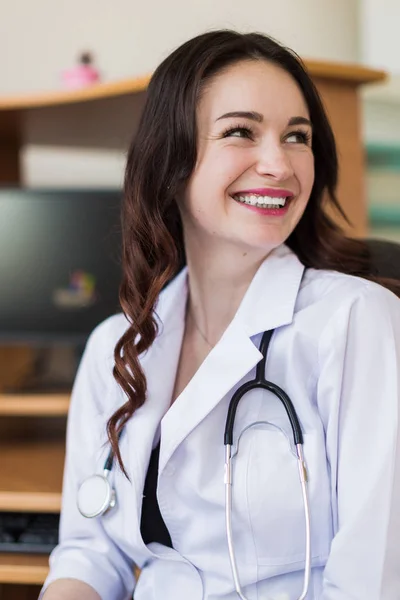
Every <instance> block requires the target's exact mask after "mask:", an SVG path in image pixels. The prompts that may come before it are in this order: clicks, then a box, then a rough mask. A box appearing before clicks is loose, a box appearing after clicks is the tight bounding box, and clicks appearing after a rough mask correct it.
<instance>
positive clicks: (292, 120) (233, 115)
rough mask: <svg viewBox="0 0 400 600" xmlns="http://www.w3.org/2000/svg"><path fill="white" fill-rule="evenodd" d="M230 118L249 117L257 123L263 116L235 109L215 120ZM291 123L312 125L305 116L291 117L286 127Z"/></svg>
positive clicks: (291, 124) (261, 120)
mask: <svg viewBox="0 0 400 600" xmlns="http://www.w3.org/2000/svg"><path fill="white" fill-rule="evenodd" d="M232 118H236V119H238V118H242V119H249V120H250V121H256V122H257V123H262V122H263V120H264V117H263V116H262V114H261V113H259V112H254V111H247V110H235V111H233V112H227V113H225V114H223V115H221V116H220V117H218V119H216V120H217V121H219V120H220V119H232ZM293 125H308V126H309V127H312V124H311V121H310V119H307V118H306V117H291V118H290V119H289V121H288V127H292V126H293Z"/></svg>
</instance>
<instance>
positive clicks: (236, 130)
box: [222, 127, 253, 139]
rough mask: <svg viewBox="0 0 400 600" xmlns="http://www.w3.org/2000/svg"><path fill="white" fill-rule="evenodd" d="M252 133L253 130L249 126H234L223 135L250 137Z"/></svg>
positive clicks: (225, 136)
mask: <svg viewBox="0 0 400 600" xmlns="http://www.w3.org/2000/svg"><path fill="white" fill-rule="evenodd" d="M252 135H253V132H252V131H251V130H250V129H249V128H248V127H232V128H230V129H228V130H227V131H225V132H224V134H223V136H222V137H224V138H227V137H238V138H248V139H250V138H251V137H252Z"/></svg>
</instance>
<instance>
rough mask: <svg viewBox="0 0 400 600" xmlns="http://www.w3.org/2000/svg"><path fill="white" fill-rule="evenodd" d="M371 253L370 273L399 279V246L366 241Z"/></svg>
mask: <svg viewBox="0 0 400 600" xmlns="http://www.w3.org/2000/svg"><path fill="white" fill-rule="evenodd" d="M366 243H367V245H368V248H369V250H370V253H371V273H372V274H373V275H378V276H379V277H388V278H393V279H400V244H397V243H396V242H389V241H387V240H373V239H368V240H366Z"/></svg>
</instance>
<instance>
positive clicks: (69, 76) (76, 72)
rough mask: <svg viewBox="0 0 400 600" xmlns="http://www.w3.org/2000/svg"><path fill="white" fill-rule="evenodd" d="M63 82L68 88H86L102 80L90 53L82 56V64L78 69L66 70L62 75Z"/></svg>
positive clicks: (77, 66)
mask: <svg viewBox="0 0 400 600" xmlns="http://www.w3.org/2000/svg"><path fill="white" fill-rule="evenodd" d="M61 78H62V82H63V84H64V86H65V87H66V88H69V89H79V88H84V87H87V86H89V85H92V84H93V83H97V82H98V81H99V80H100V74H99V71H98V70H97V69H96V68H95V67H94V66H93V65H92V57H91V55H90V54H89V53H85V54H82V55H81V56H80V63H79V64H78V65H76V67H72V68H71V69H66V70H65V71H63V72H62V74H61Z"/></svg>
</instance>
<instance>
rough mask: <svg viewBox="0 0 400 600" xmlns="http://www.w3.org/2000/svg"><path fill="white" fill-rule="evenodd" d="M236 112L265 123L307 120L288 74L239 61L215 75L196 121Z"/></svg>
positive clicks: (271, 66) (261, 63) (263, 64)
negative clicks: (253, 115) (251, 113)
mask: <svg viewBox="0 0 400 600" xmlns="http://www.w3.org/2000/svg"><path fill="white" fill-rule="evenodd" d="M238 110H248V111H256V112H259V113H261V114H262V115H263V116H264V117H265V118H266V119H267V120H268V119H269V118H272V119H280V118H281V119H283V120H285V121H288V119H290V117H293V116H304V117H309V111H308V107H307V104H306V101H305V99H304V96H303V94H302V91H301V89H300V87H299V85H298V84H297V82H296V81H295V80H294V79H293V78H292V76H291V75H289V73H287V72H286V71H284V70H283V69H282V68H280V67H278V66H276V65H274V64H273V63H270V62H267V61H265V60H249V61H242V62H239V63H237V64H234V65H231V66H230V67H228V68H227V69H225V70H224V71H222V72H220V73H218V74H217V75H215V76H214V77H213V78H212V79H211V80H210V82H209V83H208V84H207V86H206V87H205V89H204V91H203V94H202V96H201V99H200V102H199V105H198V115H199V119H200V121H203V122H205V121H215V120H216V119H218V117H220V116H221V115H222V114H224V113H227V112H232V111H238Z"/></svg>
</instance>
